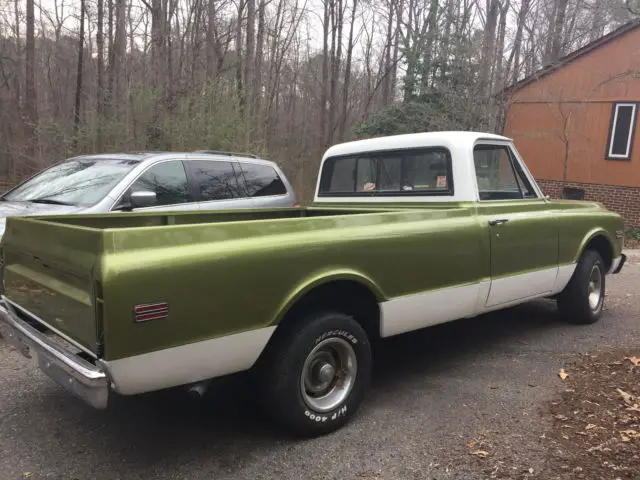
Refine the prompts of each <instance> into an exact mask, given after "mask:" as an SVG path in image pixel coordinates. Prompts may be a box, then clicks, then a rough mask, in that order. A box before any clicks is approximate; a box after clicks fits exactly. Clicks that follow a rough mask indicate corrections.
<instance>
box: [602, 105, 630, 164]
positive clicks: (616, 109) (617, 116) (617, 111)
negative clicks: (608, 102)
mask: <svg viewBox="0 0 640 480" xmlns="http://www.w3.org/2000/svg"><path fill="white" fill-rule="evenodd" d="M611 115H612V118H611V130H610V131H609V144H608V145H607V159H609V160H629V159H630V158H631V147H632V145H633V134H634V131H635V128H636V117H637V104H636V103H614V104H613V111H612V112H611Z"/></svg>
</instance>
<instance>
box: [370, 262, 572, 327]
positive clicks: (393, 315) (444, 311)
mask: <svg viewBox="0 0 640 480" xmlns="http://www.w3.org/2000/svg"><path fill="white" fill-rule="evenodd" d="M575 268H576V264H575V263H572V264H569V265H562V266H560V267H559V268H548V269H541V270H538V271H535V272H527V273H524V274H520V275H513V276H509V277H505V278H499V279H496V280H482V281H479V282H476V283H472V284H468V285H461V286H456V287H451V288H442V289H437V290H432V291H429V292H422V293H418V294H415V295H406V296H403V297H400V298H394V299H392V300H389V301H387V302H384V303H382V304H381V305H380V310H381V319H380V335H381V336H382V337H390V336H392V335H398V334H400V333H405V332H410V331H413V330H417V329H420V328H425V327H429V326H432V325H437V324H439V323H445V322H450V321H453V320H457V319H460V318H469V317H475V316H477V315H481V314H483V313H486V312H490V311H493V310H499V309H502V308H507V307H511V306H514V305H517V304H520V303H524V302H527V301H530V300H533V299H535V298H540V297H547V296H550V295H555V294H557V293H559V292H561V291H562V290H563V289H564V288H565V287H566V286H567V284H568V283H569V280H570V279H571V276H572V275H573V272H574V270H575Z"/></svg>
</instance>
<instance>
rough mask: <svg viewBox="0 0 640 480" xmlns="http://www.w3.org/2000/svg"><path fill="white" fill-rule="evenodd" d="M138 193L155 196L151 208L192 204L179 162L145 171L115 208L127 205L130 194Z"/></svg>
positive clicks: (189, 191)
mask: <svg viewBox="0 0 640 480" xmlns="http://www.w3.org/2000/svg"><path fill="white" fill-rule="evenodd" d="M140 191H150V192H154V193H155V194H156V203H155V204H154V205H153V206H165V205H179V204H183V203H187V202H193V197H192V195H191V190H190V189H189V183H188V182H187V174H186V172H185V169H184V165H183V164H182V162H181V161H179V160H172V161H168V162H162V163H158V164H157V165H153V166H152V167H150V168H149V169H147V170H146V171H145V172H144V173H143V174H142V175H140V176H139V177H138V178H137V179H136V180H135V181H134V182H133V184H132V185H131V187H130V188H129V190H127V192H126V193H125V195H123V197H122V199H121V200H120V201H119V202H118V205H116V207H115V208H116V209H117V208H122V207H124V206H126V205H129V204H130V200H129V195H130V194H131V192H140Z"/></svg>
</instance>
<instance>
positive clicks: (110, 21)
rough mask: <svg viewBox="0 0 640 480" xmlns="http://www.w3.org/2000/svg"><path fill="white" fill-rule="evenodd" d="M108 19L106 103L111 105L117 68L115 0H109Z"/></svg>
mask: <svg viewBox="0 0 640 480" xmlns="http://www.w3.org/2000/svg"><path fill="white" fill-rule="evenodd" d="M108 2H109V3H108V10H109V12H108V15H107V16H108V19H107V37H108V42H109V46H108V49H107V52H108V57H109V79H108V82H109V85H108V86H107V94H106V97H107V98H106V99H105V105H110V104H111V100H112V98H113V85H114V72H113V69H114V68H115V63H116V60H115V59H116V52H115V49H114V48H113V18H114V8H113V2H114V0H108Z"/></svg>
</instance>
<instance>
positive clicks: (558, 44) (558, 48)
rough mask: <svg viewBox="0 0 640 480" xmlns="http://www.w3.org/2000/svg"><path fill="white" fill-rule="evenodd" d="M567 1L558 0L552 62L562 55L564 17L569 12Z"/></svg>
mask: <svg viewBox="0 0 640 480" xmlns="http://www.w3.org/2000/svg"><path fill="white" fill-rule="evenodd" d="M567 3H568V0H557V4H556V18H555V22H554V28H553V40H552V44H551V54H550V56H549V61H550V62H555V61H556V60H558V59H559V58H560V57H561V55H562V46H563V44H562V40H563V38H562V37H563V35H562V31H563V27H564V19H565V17H566V14H567Z"/></svg>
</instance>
